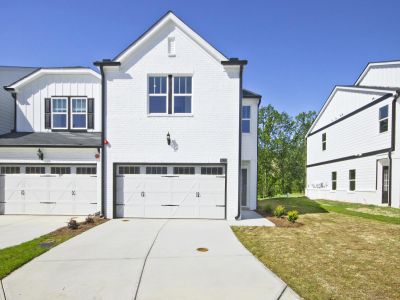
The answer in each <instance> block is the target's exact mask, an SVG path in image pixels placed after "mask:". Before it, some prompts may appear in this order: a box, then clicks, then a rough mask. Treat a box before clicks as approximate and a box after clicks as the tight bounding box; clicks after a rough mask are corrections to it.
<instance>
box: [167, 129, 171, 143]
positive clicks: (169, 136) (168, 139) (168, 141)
mask: <svg viewBox="0 0 400 300" xmlns="http://www.w3.org/2000/svg"><path fill="white" fill-rule="evenodd" d="M167 144H168V146H169V145H171V135H170V134H169V132H168V133H167Z"/></svg>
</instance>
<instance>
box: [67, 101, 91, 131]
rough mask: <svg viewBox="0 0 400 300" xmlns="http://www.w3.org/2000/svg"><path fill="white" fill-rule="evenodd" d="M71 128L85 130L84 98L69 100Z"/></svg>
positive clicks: (85, 103)
mask: <svg viewBox="0 0 400 300" xmlns="http://www.w3.org/2000/svg"><path fill="white" fill-rule="evenodd" d="M71 128H72V129H87V99H86V98H71Z"/></svg>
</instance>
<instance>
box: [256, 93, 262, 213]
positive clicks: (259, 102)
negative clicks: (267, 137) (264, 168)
mask: <svg viewBox="0 0 400 300" xmlns="http://www.w3.org/2000/svg"><path fill="white" fill-rule="evenodd" d="M260 105H261V98H260V99H258V105H257V128H256V130H257V140H256V143H257V171H256V172H257V177H256V179H257V180H256V210H258V115H259V113H260Z"/></svg>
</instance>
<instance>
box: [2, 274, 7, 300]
mask: <svg viewBox="0 0 400 300" xmlns="http://www.w3.org/2000/svg"><path fill="white" fill-rule="evenodd" d="M0 286H1V293H2V294H3V298H4V300H6V299H7V298H6V291H5V290H4V286H3V280H2V279H0Z"/></svg>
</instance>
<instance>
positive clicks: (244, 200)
mask: <svg viewBox="0 0 400 300" xmlns="http://www.w3.org/2000/svg"><path fill="white" fill-rule="evenodd" d="M241 193H242V195H241V198H242V200H241V202H242V206H247V169H242V188H241Z"/></svg>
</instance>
